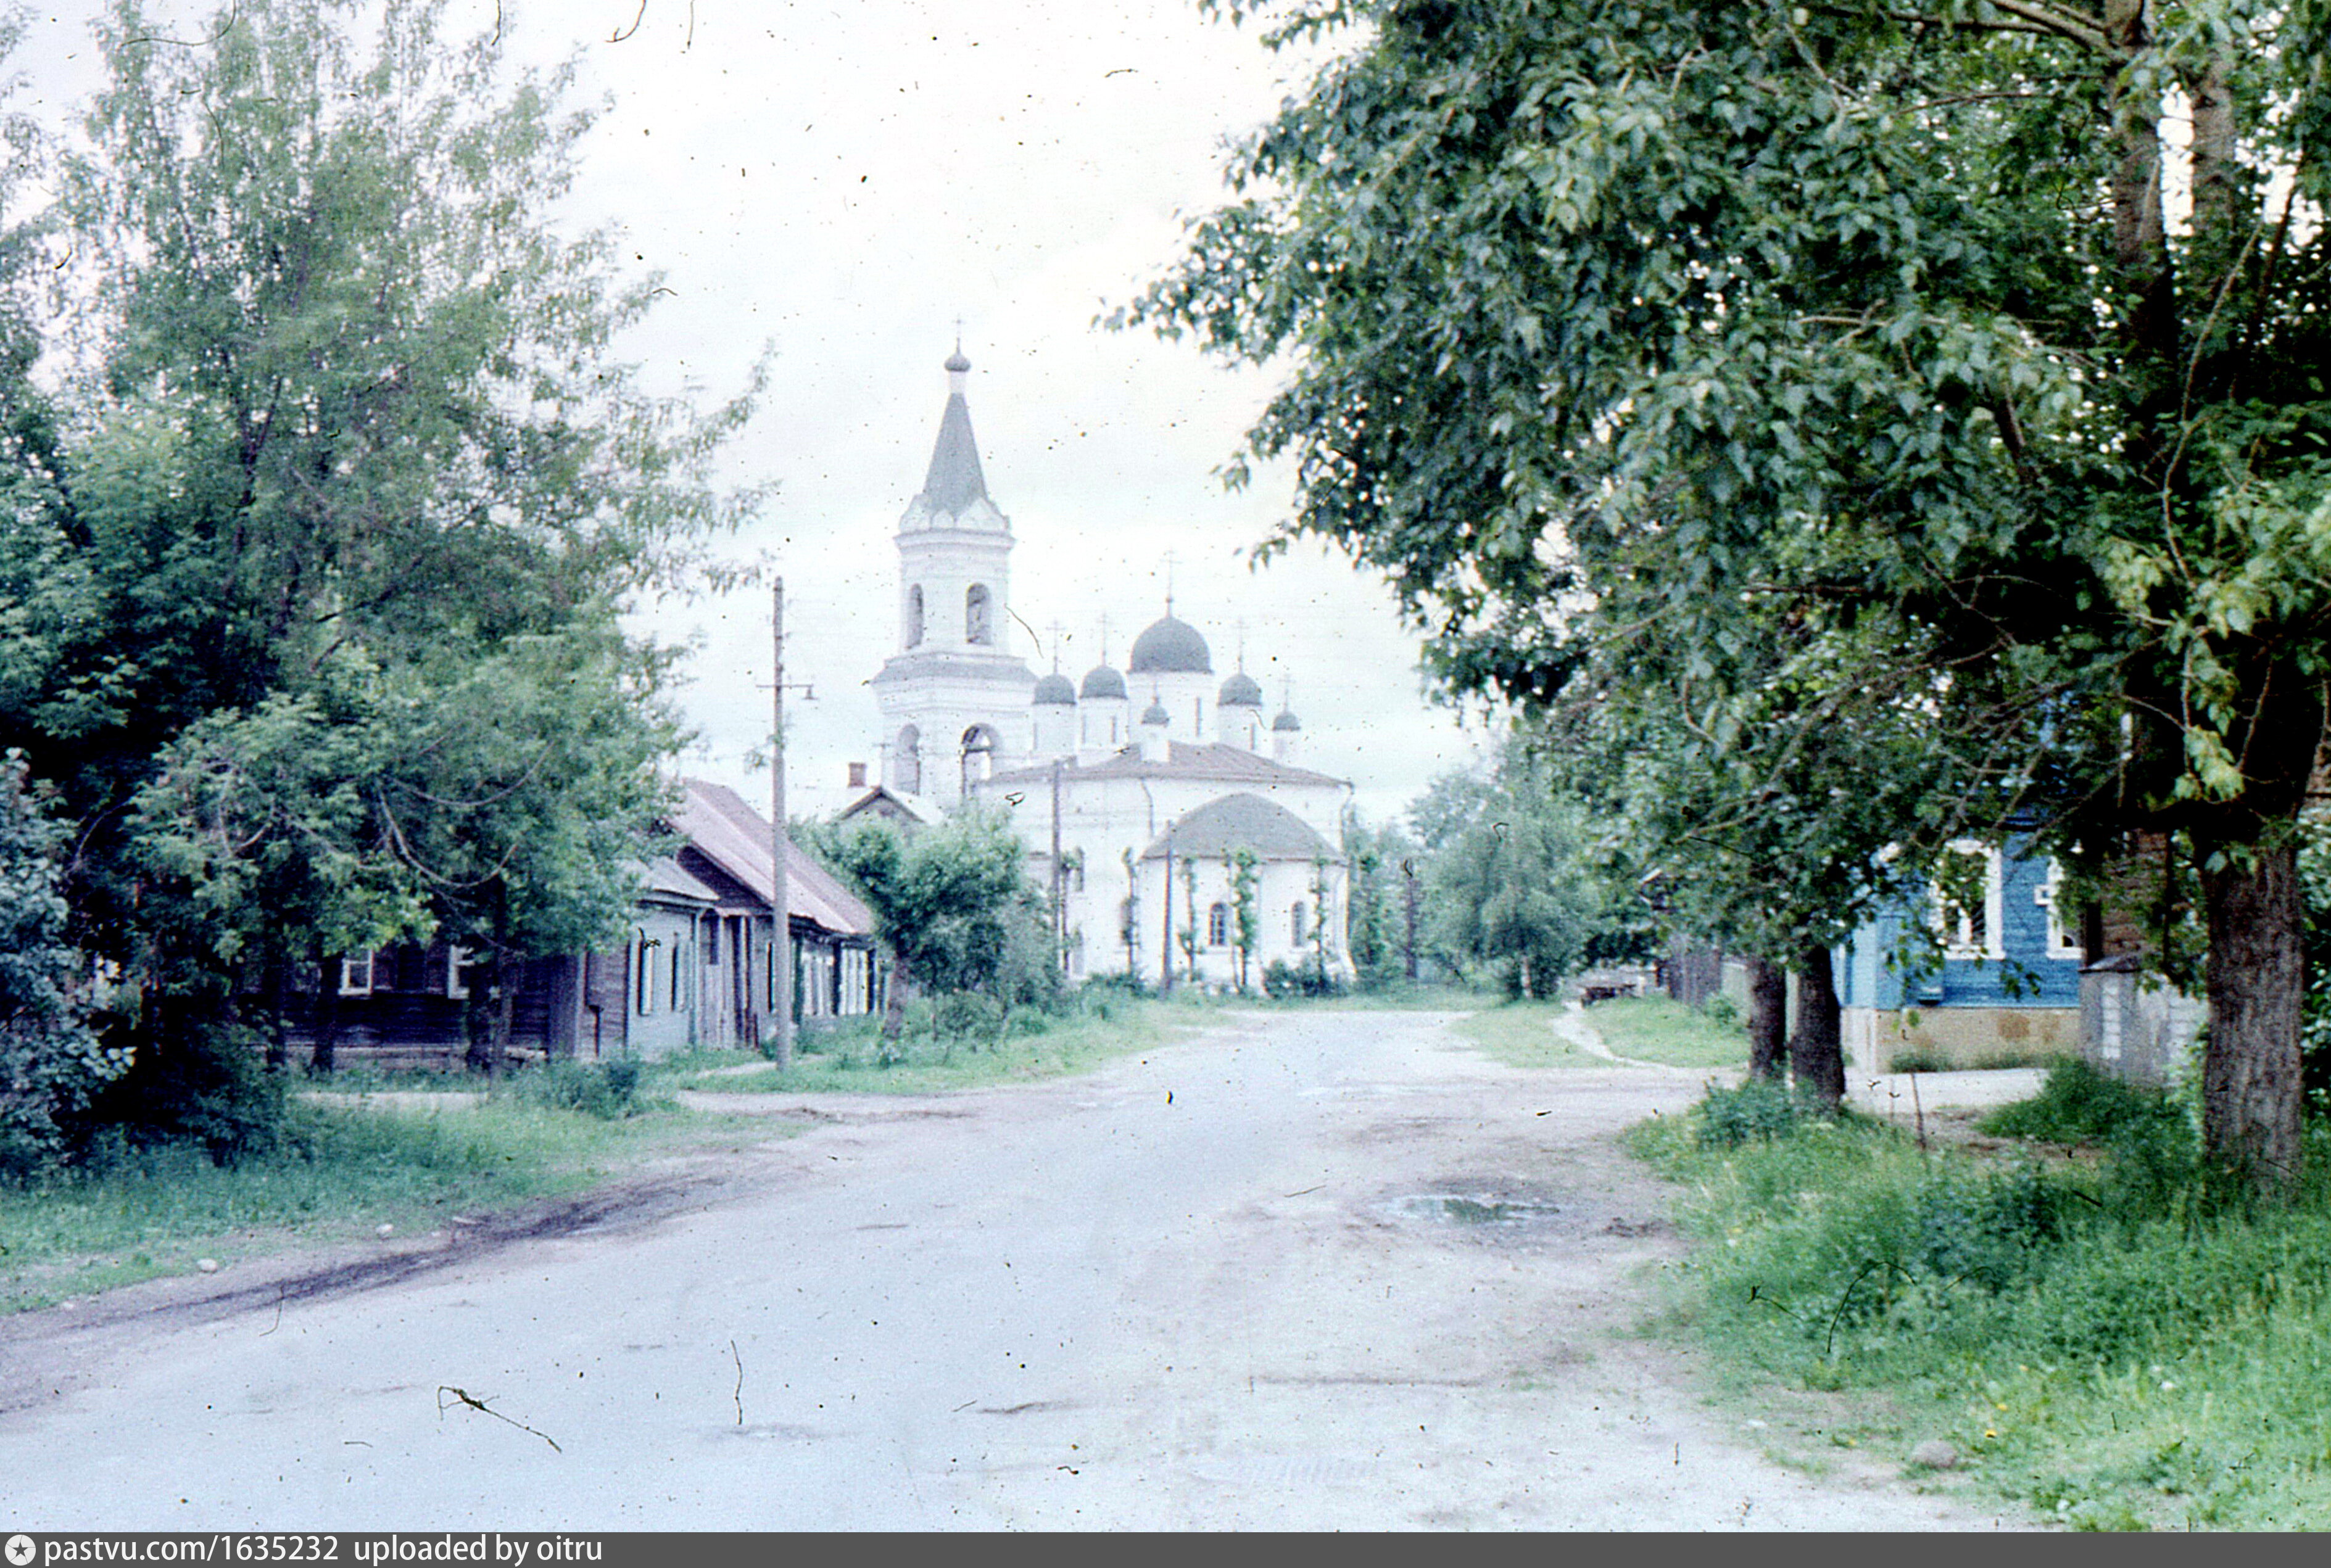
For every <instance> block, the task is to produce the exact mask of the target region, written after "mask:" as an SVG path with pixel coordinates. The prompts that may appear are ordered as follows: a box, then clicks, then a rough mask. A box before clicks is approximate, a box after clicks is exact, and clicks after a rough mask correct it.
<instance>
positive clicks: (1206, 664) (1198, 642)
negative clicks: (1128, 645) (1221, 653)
mask: <svg viewBox="0 0 2331 1568" xmlns="http://www.w3.org/2000/svg"><path fill="white" fill-rule="evenodd" d="M1125 669H1126V673H1127V674H1128V675H1212V674H1213V672H1214V660H1213V654H1212V653H1210V652H1208V651H1207V650H1206V640H1205V639H1204V638H1203V637H1201V636H1199V635H1198V629H1197V628H1196V627H1194V626H1193V625H1191V624H1190V623H1189V622H1186V621H1176V620H1175V619H1174V617H1173V616H1172V615H1171V614H1167V615H1164V616H1161V617H1160V618H1159V619H1157V620H1156V621H1153V622H1150V625H1149V629H1148V630H1147V631H1146V632H1143V633H1142V634H1141V635H1140V636H1138V637H1137V638H1135V639H1134V640H1133V657H1132V658H1131V659H1129V660H1127V661H1126V666H1125Z"/></svg>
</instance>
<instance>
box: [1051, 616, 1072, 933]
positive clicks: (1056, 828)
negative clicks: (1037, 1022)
mask: <svg viewBox="0 0 2331 1568" xmlns="http://www.w3.org/2000/svg"><path fill="white" fill-rule="evenodd" d="M1060 663H1061V660H1060V656H1059V655H1058V654H1055V655H1054V656H1053V658H1052V667H1053V668H1054V669H1055V670H1058V669H1059V668H1060ZM1067 891H1068V889H1067V884H1066V883H1065V882H1064V881H1063V880H1062V879H1061V759H1060V758H1059V757H1057V756H1056V757H1054V758H1053V759H1052V964H1053V966H1054V967H1055V968H1057V969H1059V970H1060V971H1061V974H1067V973H1068V968H1069V932H1068V911H1067V910H1066V908H1064V907H1063V906H1064V904H1065V903H1066V898H1067Z"/></svg>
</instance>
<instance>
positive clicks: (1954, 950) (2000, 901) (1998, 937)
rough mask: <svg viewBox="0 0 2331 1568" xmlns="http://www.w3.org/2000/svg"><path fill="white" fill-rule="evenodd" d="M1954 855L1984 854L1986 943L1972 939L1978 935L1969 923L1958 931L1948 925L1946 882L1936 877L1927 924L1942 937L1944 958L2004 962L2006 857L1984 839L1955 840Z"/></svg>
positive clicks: (1929, 893) (1952, 851) (1931, 890)
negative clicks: (1944, 897) (2004, 864)
mask: <svg viewBox="0 0 2331 1568" xmlns="http://www.w3.org/2000/svg"><path fill="white" fill-rule="evenodd" d="M1950 852H1951V853H1952V854H1955V855H1981V856H1982V857H1983V858H1984V879H1983V924H1984V933H1983V936H1984V939H1983V942H1982V944H1981V945H1980V946H1978V945H1977V944H1976V943H1975V942H1974V941H1973V940H1972V938H1973V936H1974V932H1973V931H1972V930H1970V929H1969V928H1968V927H1967V926H1966V925H1965V924H1962V925H1961V926H1960V927H1959V928H1958V929H1957V930H1955V931H1954V930H1952V929H1951V928H1950V927H1949V926H1948V925H1947V924H1946V909H1945V907H1944V904H1943V886H1942V879H1940V878H1936V879H1935V882H1934V885H1933V886H1932V887H1930V888H1929V889H1927V924H1928V925H1929V926H1930V927H1933V929H1934V932H1935V934H1936V936H1939V937H1940V938H1942V943H1943V956H1944V957H1946V958H1957V959H1984V958H1988V959H1993V960H1998V959H2003V958H2005V957H2006V956H2007V946H2006V940H2005V936H2006V934H2005V932H2004V931H2003V929H2002V927H2003V924H2004V921H2003V919H2002V917H2003V915H2005V913H2006V898H2005V897H2004V894H2003V885H2002V884H2003V878H2002V874H2001V873H2002V870H2003V857H2002V856H2001V854H2000V852H1999V851H1998V850H1996V849H1994V848H1993V846H1991V845H1989V844H1986V843H1984V841H1982V840H1980V839H1958V840H1955V841H1952V843H1951V846H1950Z"/></svg>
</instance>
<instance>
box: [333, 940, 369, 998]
mask: <svg viewBox="0 0 2331 1568" xmlns="http://www.w3.org/2000/svg"><path fill="white" fill-rule="evenodd" d="M375 957H376V954H375V953H374V952H373V950H372V949H371V948H369V947H367V948H366V949H365V950H364V951H363V952H361V953H359V954H357V955H356V956H354V957H352V958H343V959H341V960H340V994H341V995H342V996H370V995H371V994H372V972H373V960H374V958H375Z"/></svg>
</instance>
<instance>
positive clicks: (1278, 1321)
mask: <svg viewBox="0 0 2331 1568" xmlns="http://www.w3.org/2000/svg"><path fill="white" fill-rule="evenodd" d="M1450 1023H1451V1016H1449V1015H1434V1014H1430V1013H1422V1012H1399V1013H1394V1012H1384V1013H1367V1012H1292V1013H1286V1012H1281V1013H1271V1014H1251V1015H1235V1014H1234V1015H1226V1016H1224V1017H1223V1020H1222V1026H1221V1027H1220V1028H1218V1029H1215V1030H1213V1031H1210V1032H1208V1033H1207V1034H1205V1035H1203V1036H1201V1037H1199V1038H1196V1039H1194V1040H1190V1041H1184V1042H1182V1043H1178V1044H1174V1045H1169V1046H1164V1047H1161V1048H1159V1049H1156V1050H1151V1051H1150V1052H1148V1053H1147V1054H1146V1056H1137V1057H1134V1058H1129V1059H1127V1060H1123V1061H1121V1062H1119V1063H1117V1064H1115V1065H1113V1066H1110V1067H1108V1068H1106V1069H1103V1070H1101V1071H1100V1072H1098V1073H1096V1074H1093V1075H1090V1076H1087V1077H1082V1078H1076V1079H1058V1080H1053V1081H1051V1082H1046V1083H1042V1084H1034V1085H1026V1086H1020V1087H1014V1088H1000V1089H994V1090H982V1091H976V1092H973V1093H966V1094H959V1095H954V1096H947V1097H920V1098H906V1097H883V1098H880V1100H879V1101H875V1100H873V1099H871V1098H869V1099H866V1100H852V1099H842V1098H824V1099H822V1100H820V1101H819V1106H820V1107H821V1108H820V1110H819V1113H818V1116H817V1119H816V1120H815V1123H814V1125H813V1126H812V1127H811V1129H810V1130H809V1131H807V1132H806V1133H804V1134H802V1135H801V1136H793V1137H788V1138H786V1139H784V1140H782V1141H778V1140H772V1141H771V1142H769V1143H768V1144H766V1145H760V1146H756V1147H751V1148H749V1149H748V1150H747V1151H746V1152H745V1153H743V1154H740V1155H737V1157H736V1159H735V1161H734V1162H733V1164H732V1168H730V1169H728V1170H727V1171H726V1172H724V1173H723V1174H722V1175H721V1177H720V1179H718V1180H717V1181H711V1182H707V1183H703V1184H701V1185H699V1186H698V1187H695V1188H694V1189H692V1191H693V1193H694V1195H693V1197H692V1198H686V1199H683V1198H680V1197H678V1196H676V1195H675V1193H674V1190H673V1187H672V1182H671V1173H665V1174H664V1175H663V1177H662V1178H661V1184H660V1185H657V1186H655V1188H654V1193H655V1198H654V1202H653V1203H652V1205H651V1206H650V1208H649V1209H648V1210H647V1211H646V1212H640V1213H633V1214H627V1213H626V1212H625V1211H624V1209H623V1205H622V1204H621V1203H620V1202H614V1201H612V1200H611V1197H610V1195H609V1194H607V1193H600V1194H597V1195H595V1199H594V1202H595V1205H596V1206H595V1208H594V1209H593V1210H592V1212H590V1213H588V1214H585V1215H583V1216H582V1217H581V1218H580V1219H579V1220H578V1221H576V1222H575V1223H571V1224H569V1223H554V1222H545V1223H540V1224H536V1225H530V1226H512V1227H509V1229H508V1230H507V1231H505V1232H504V1233H503V1234H502V1235H501V1236H499V1238H498V1239H494V1240H489V1241H484V1242H477V1243H472V1244H471V1245H468V1246H465V1247H461V1248H452V1249H447V1250H439V1251H437V1252H433V1253H430V1254H427V1255H425V1256H422V1257H420V1259H419V1260H418V1262H417V1263H416V1264H415V1265H414V1267H411V1268H404V1267H400V1268H397V1269H385V1270H376V1271H374V1272H372V1273H370V1274H367V1273H366V1272H365V1271H363V1270H361V1269H357V1270H353V1271H350V1272H347V1273H346V1274H343V1275H341V1276H338V1277H336V1282H334V1283H333V1284H332V1286H331V1288H319V1289H314V1290H308V1289H304V1288H302V1287H301V1285H300V1281H298V1280H297V1279H290V1280H286V1281H281V1282H278V1283H276V1284H265V1283H262V1285H260V1287H259V1288H255V1289H254V1288H252V1282H251V1281H248V1280H244V1281H237V1280H235V1279H233V1278H232V1277H233V1275H234V1274H235V1273H236V1272H237V1270H233V1269H230V1270H229V1271H228V1272H227V1273H226V1274H224V1275H221V1276H218V1277H215V1278H212V1279H209V1280H206V1281H205V1280H181V1281H175V1282H168V1283H167V1285H154V1286H147V1287H141V1288H140V1290H141V1291H144V1292H147V1294H146V1295H144V1296H141V1297H137V1298H136V1300H135V1301H134V1302H129V1301H125V1302H123V1303H121V1304H119V1305H117V1306H115V1307H112V1308H110V1309H109V1312H108V1314H106V1315H105V1316H104V1317H103V1319H102V1320H101V1321H100V1320H99V1319H98V1318H94V1317H90V1316H87V1315H83V1316H82V1317H81V1319H80V1320H79V1321H77V1322H76V1321H75V1320H74V1317H73V1315H71V1314H61V1313H57V1312H54V1311H52V1312H44V1313H38V1314H26V1315H24V1316H19V1317H17V1318H15V1319H14V1320H12V1321H11V1322H9V1323H8V1324H7V1325H6V1326H5V1328H0V1361H5V1362H6V1363H8V1364H10V1365H11V1371H12V1373H13V1375H12V1376H11V1378H10V1379H9V1382H10V1383H11V1385H12V1387H14V1388H15V1389H16V1390H19V1391H26V1390H31V1391H36V1397H34V1398H32V1399H31V1400H29V1401H24V1400H23V1399H22V1396H21V1393H20V1398H19V1401H14V1402H12V1403H13V1405H14V1408H11V1409H9V1410H8V1411H6V1413H5V1415H0V1475H6V1476H7V1477H8V1478H9V1485H8V1492H9V1499H8V1500H9V1503H10V1505H11V1507H10V1510H9V1511H10V1514H11V1518H10V1519H9V1520H8V1521H7V1523H8V1524H9V1525H11V1527H22V1528H39V1529H66V1528H84V1529H85V1528H96V1527H138V1528H156V1527H159V1528H208V1527H212V1526H221V1527H273V1528H292V1527H339V1528H388V1527H404V1528H432V1529H434V1528H445V1527H489V1526H502V1527H512V1528H518V1527H525V1528H566V1529H585V1528H593V1527H609V1528H623V1527H630V1528H639V1527H667V1526H668V1527H679V1528H709V1527H729V1528H820V1527H841V1528H855V1527H871V1526H897V1527H909V1528H916V1527H950V1526H953V1527H982V1526H991V1527H992V1526H1042V1527H1077V1526H1113V1527H1166V1528H1175V1527H1191V1526H1214V1527H1266V1526H1275V1527H1297V1528H1318V1527H1346V1528H1364V1527H1394V1528H1398V1527H1410V1526H1422V1527H1463V1526H1482V1527H1497V1526H1517V1527H1537V1528H1546V1527H1592V1528H1604V1527H1636V1526H1641V1527H1662V1528H1686V1529H1697V1528H1720V1527H1738V1526H1743V1525H1745V1526H1746V1527H1748V1528H1751V1529H1755V1528H1778V1527H1815V1528H1856V1527H1883V1528H1938V1527H1942V1528H1948V1527H1972V1528H1988V1527H1992V1526H1993V1525H1996V1524H1999V1523H2002V1522H2006V1523H2011V1524H2012V1523H2015V1522H2016V1521H2015V1520H2013V1519H2007V1520H2003V1519H2002V1518H2001V1516H1997V1515H1995V1514H1994V1513H1992V1512H1989V1511H1980V1510H1978V1509H1976V1508H1974V1507H1973V1506H1967V1505H1963V1504H1961V1503H1957V1502H1954V1501H1952V1500H1950V1499H1948V1498H1946V1497H1939V1496H1920V1495H1917V1493H1916V1492H1915V1491H1914V1490H1913V1488H1912V1486H1911V1484H1910V1483H1909V1482H1908V1481H1906V1480H1904V1479H1903V1478H1901V1477H1900V1476H1899V1475H1898V1460H1899V1459H1900V1456H1863V1455H1860V1454H1844V1453H1842V1452H1841V1458H1840V1460H1839V1463H1838V1464H1837V1465H1836V1466H1835V1467H1834V1468H1831V1469H1829V1470H1828V1471H1827V1472H1826V1473H1825V1474H1823V1475H1822V1476H1820V1477H1819V1478H1815V1477H1813V1476H1811V1475H1808V1474H1806V1473H1804V1472H1803V1471H1801V1470H1796V1469H1791V1468H1783V1467H1781V1466H1779V1465H1777V1464H1774V1463H1773V1462H1770V1461H1769V1460H1767V1459H1765V1457H1763V1449H1764V1447H1765V1441H1764V1440H1765V1436H1766V1435H1768V1434H1765V1433H1764V1432H1760V1431H1759V1430H1756V1429H1755V1428H1753V1427H1749V1426H1747V1425H1746V1424H1745V1423H1744V1421H1743V1418H1742V1416H1741V1414H1740V1413H1738V1412H1732V1413H1725V1412H1721V1411H1716V1410H1713V1409H1711V1408H1710V1407H1708V1406H1707V1405H1706V1404H1704V1403H1703V1402H1701V1400H1700V1398H1699V1396H1698V1394H1697V1393H1695V1392H1693V1389H1694V1387H1695V1384H1696V1380H1697V1378H1698V1368H1697V1367H1696V1366H1695V1365H1694V1364H1692V1363H1691V1362H1690V1361H1689V1357H1688V1355H1687V1354H1686V1353H1684V1352H1681V1351H1679V1350H1677V1349H1676V1348H1674V1347H1673V1346H1672V1345H1664V1344H1661V1343H1660V1342H1657V1341H1653V1340H1647V1339H1644V1338H1641V1337H1639V1336H1637V1335H1633V1334H1632V1333H1631V1332H1630V1331H1631V1330H1632V1328H1633V1327H1634V1326H1636V1325H1637V1324H1639V1323H1640V1322H1641V1319H1642V1317H1643V1316H1644V1315H1645V1314H1646V1313H1647V1312H1648V1311H1650V1310H1651V1307H1650V1303H1651V1300H1652V1298H1653V1296H1654V1293H1655V1277H1656V1273H1657V1270H1658V1268H1659V1266H1660V1264H1662V1263H1664V1262H1666V1261H1669V1260H1671V1259H1674V1258H1675V1257H1677V1256H1678V1255H1679V1242H1678V1241H1677V1240H1676V1239H1675V1237H1674V1234H1673V1232H1672V1231H1671V1230H1670V1227H1669V1226H1668V1225H1667V1224H1666V1223H1665V1221H1664V1219H1663V1218H1662V1216H1663V1215H1664V1214H1665V1212H1666V1209H1667V1206H1668V1202H1669V1191H1668V1190H1666V1189H1663V1188H1662V1187H1661V1186H1660V1184H1659V1183H1656V1182H1655V1181H1653V1180H1652V1179H1651V1177H1650V1176H1649V1175H1648V1174H1646V1173H1645V1172H1644V1170H1643V1169H1642V1167H1641V1166H1640V1165H1638V1164H1635V1163H1634V1162H1632V1161H1631V1160H1630V1159H1629V1158H1628V1157H1627V1156H1626V1155H1623V1154H1622V1153H1621V1152H1620V1150H1619V1148H1618V1146H1617V1144H1616V1142H1615V1135H1616V1134H1617V1133H1618V1131H1619V1130H1620V1129H1621V1128H1622V1127H1623V1126H1626V1125H1627V1124H1629V1123H1631V1122H1632V1121H1634V1120H1636V1119H1638V1118H1640V1117H1644V1116H1647V1115H1649V1114H1650V1113H1651V1111H1653V1110H1654V1109H1657V1110H1660V1111H1662V1112H1663V1113H1665V1114H1669V1115H1674V1114H1677V1113H1679V1112H1680V1111H1681V1110H1682V1109H1683V1108H1684V1107H1686V1106H1688V1105H1689V1103H1690V1102H1691V1101H1692V1100H1693V1099H1694V1098H1696V1096H1697V1094H1698V1088H1699V1085H1700V1079H1701V1077H1702V1076H1703V1075H1701V1074H1698V1073H1695V1072H1691V1071H1686V1070H1665V1069H1630V1068H1580V1069H1571V1070H1566V1071H1563V1072H1559V1073H1550V1072H1544V1071H1536V1072H1534V1071H1529V1070H1526V1069H1515V1068H1509V1067H1506V1066H1502V1065H1499V1064H1498V1063H1497V1062H1494V1061H1492V1060H1489V1059H1487V1058H1486V1057H1485V1056H1483V1055H1482V1054H1481V1053H1480V1052H1479V1051H1478V1050H1475V1049H1474V1048H1473V1047H1471V1046H1470V1045H1469V1044H1467V1043H1466V1042H1465V1041H1463V1040H1462V1039H1461V1038H1460V1037H1459V1036H1458V1035H1457V1034H1456V1033H1455V1032H1454V1031H1452V1030H1451V1028H1450ZM723 1098H728V1097H723ZM734 1098H736V1099H737V1100H738V1101H740V1102H743V1101H750V1102H751V1103H752V1104H753V1105H754V1106H756V1107H759V1108H761V1109H763V1110H765V1111H766V1112H768V1113H770V1114H772V1115H776V1116H782V1117H787V1118H788V1130H791V1129H792V1127H793V1126H797V1125H798V1122H799V1120H800V1118H801V1117H802V1114H803V1113H802V1109H801V1107H800V1106H799V1105H798V1104H797V1103H796V1102H794V1101H793V1100H791V1099H789V1098H786V1097H782V1096H774V1095H753V1096H744V1095H739V1096H737V1097H734ZM238 1291H239V1292H240V1294H239V1295H233V1296H232V1297H227V1295H226V1293H230V1292H238ZM205 1292H207V1293H208V1294H207V1295H205ZM122 1294H123V1296H124V1297H128V1295H129V1293H122Z"/></svg>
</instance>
